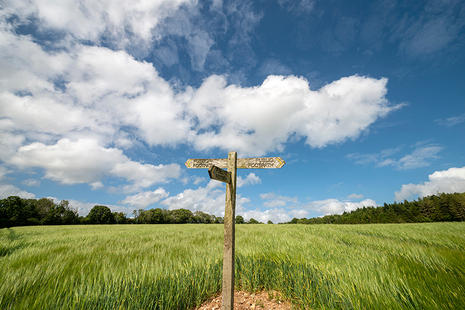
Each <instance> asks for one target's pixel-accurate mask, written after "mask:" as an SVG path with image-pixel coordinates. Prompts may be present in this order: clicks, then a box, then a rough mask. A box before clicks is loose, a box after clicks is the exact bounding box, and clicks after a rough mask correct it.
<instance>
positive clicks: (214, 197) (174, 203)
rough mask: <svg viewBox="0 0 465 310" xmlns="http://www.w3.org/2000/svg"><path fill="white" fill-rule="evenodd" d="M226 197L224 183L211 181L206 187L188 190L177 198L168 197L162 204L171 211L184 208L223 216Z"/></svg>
mask: <svg viewBox="0 0 465 310" xmlns="http://www.w3.org/2000/svg"><path fill="white" fill-rule="evenodd" d="M220 188H221V189H220ZM225 195H226V194H225V187H224V186H223V183H221V182H218V181H214V180H211V181H210V182H208V184H207V186H205V187H199V188H198V189H186V190H184V191H183V192H182V193H179V194H178V195H176V196H173V197H168V198H167V199H165V200H163V201H162V202H161V204H163V205H165V206H167V207H168V209H171V210H172V209H181V208H183V209H189V210H191V211H193V212H194V211H202V212H206V213H209V214H215V215H221V216H223V215H224V204H225V199H226V196H225Z"/></svg>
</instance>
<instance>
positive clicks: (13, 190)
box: [0, 184, 36, 199]
mask: <svg viewBox="0 0 465 310" xmlns="http://www.w3.org/2000/svg"><path fill="white" fill-rule="evenodd" d="M9 196H19V197H21V198H26V199H30V198H35V197H36V195H34V194H32V193H29V192H27V191H23V190H21V189H19V188H17V187H16V186H13V185H10V184H0V198H7V197H9Z"/></svg>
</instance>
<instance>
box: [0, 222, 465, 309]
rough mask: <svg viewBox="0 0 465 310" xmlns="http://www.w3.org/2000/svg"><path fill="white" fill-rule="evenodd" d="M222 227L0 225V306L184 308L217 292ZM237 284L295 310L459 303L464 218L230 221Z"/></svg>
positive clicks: (464, 266) (464, 282)
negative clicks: (277, 294) (284, 300)
mask: <svg viewBox="0 0 465 310" xmlns="http://www.w3.org/2000/svg"><path fill="white" fill-rule="evenodd" d="M222 231H223V226H222V225H108V226H106V225H99V226H37V227H17V228H11V229H2V230H0V271H1V272H0V309H192V308H195V307H196V306H198V305H200V304H201V303H202V302H203V301H204V300H206V299H207V298H208V297H210V296H212V295H215V294H216V293H217V292H219V291H221V278H222V249H223V248H222V244H223V240H222V238H223V233H222ZM236 289H245V290H249V291H254V290H271V289H274V290H278V291H281V292H282V293H283V294H284V295H285V296H286V297H288V298H291V299H293V300H294V302H295V304H296V307H301V308H303V309H306V308H309V309H464V307H465V306H464V305H465V223H431V224H397V225H396V224H392V225H391V224H385V225H340V226H336V225H236Z"/></svg>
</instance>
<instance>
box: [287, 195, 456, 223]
mask: <svg viewBox="0 0 465 310" xmlns="http://www.w3.org/2000/svg"><path fill="white" fill-rule="evenodd" d="M464 220H465V193H453V194H446V193H442V194H437V195H431V196H426V197H422V198H418V199H417V200H413V201H407V200H404V202H400V203H397V202H394V203H392V204H386V203H385V204H384V206H378V207H374V206H369V207H363V208H359V209H357V210H355V211H351V212H344V213H343V214H340V215H339V214H335V215H326V216H323V217H315V218H310V219H307V218H301V219H298V218H293V219H292V220H291V221H290V222H288V223H287V224H370V223H423V222H456V221H464Z"/></svg>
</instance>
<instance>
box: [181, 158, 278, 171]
mask: <svg viewBox="0 0 465 310" xmlns="http://www.w3.org/2000/svg"><path fill="white" fill-rule="evenodd" d="M285 164H286V162H285V161H284V160H283V159H282V158H281V157H257V158H238V159H237V168H238V169H273V168H278V169H279V168H282V166H284V165H285ZM185 165H186V167H187V168H194V169H209V168H210V167H211V166H216V167H218V168H223V169H225V168H228V159H227V158H216V159H211V158H209V159H205V158H191V159H189V160H187V161H186V163H185Z"/></svg>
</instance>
